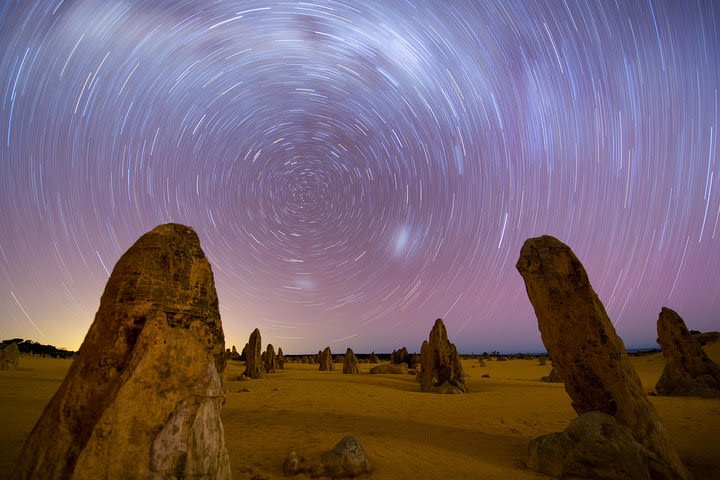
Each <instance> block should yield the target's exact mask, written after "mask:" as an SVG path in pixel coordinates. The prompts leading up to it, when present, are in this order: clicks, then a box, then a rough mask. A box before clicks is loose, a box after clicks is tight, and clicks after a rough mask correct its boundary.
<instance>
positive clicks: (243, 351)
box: [240, 343, 250, 361]
mask: <svg viewBox="0 0 720 480" xmlns="http://www.w3.org/2000/svg"><path fill="white" fill-rule="evenodd" d="M248 348H250V344H247V343H246V344H245V346H244V347H243V349H242V352H241V353H240V360H242V361H245V360H247V352H248Z"/></svg>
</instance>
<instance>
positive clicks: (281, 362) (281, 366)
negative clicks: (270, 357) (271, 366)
mask: <svg viewBox="0 0 720 480" xmlns="http://www.w3.org/2000/svg"><path fill="white" fill-rule="evenodd" d="M275 360H276V365H277V368H278V370H285V355H283V351H282V348H278V351H277V357H276V358H275Z"/></svg>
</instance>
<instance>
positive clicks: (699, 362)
mask: <svg viewBox="0 0 720 480" xmlns="http://www.w3.org/2000/svg"><path fill="white" fill-rule="evenodd" d="M657 331H658V341H659V342H660V347H661V348H662V353H663V357H665V368H664V370H663V373H662V375H661V376H660V379H659V380H658V381H657V384H656V385H655V391H656V392H657V394H658V395H671V396H697V397H720V365H718V364H717V363H715V362H713V361H712V360H711V359H710V358H709V357H708V356H707V354H706V353H705V352H704V351H703V349H702V347H700V345H699V344H698V343H697V342H696V341H695V339H694V338H693V335H691V334H690V332H689V331H688V329H687V327H686V326H685V322H684V321H683V319H682V318H680V315H678V314H677V313H676V312H675V311H673V310H671V309H669V308H667V307H663V308H662V310H661V311H660V316H659V318H658V321H657Z"/></svg>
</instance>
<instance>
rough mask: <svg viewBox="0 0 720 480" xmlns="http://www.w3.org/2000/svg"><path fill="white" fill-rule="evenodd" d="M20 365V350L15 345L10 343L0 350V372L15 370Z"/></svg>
mask: <svg viewBox="0 0 720 480" xmlns="http://www.w3.org/2000/svg"><path fill="white" fill-rule="evenodd" d="M18 365H20V349H19V348H18V345H17V343H11V344H10V345H8V346H7V347H5V348H3V349H2V350H0V370H15V369H17V368H18Z"/></svg>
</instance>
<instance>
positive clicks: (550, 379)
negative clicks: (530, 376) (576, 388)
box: [540, 368, 563, 383]
mask: <svg viewBox="0 0 720 480" xmlns="http://www.w3.org/2000/svg"><path fill="white" fill-rule="evenodd" d="M540 381H541V382H547V383H563V380H562V378H560V374H559V373H558V371H557V369H556V368H551V369H550V373H548V374H547V376H545V377H540Z"/></svg>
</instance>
